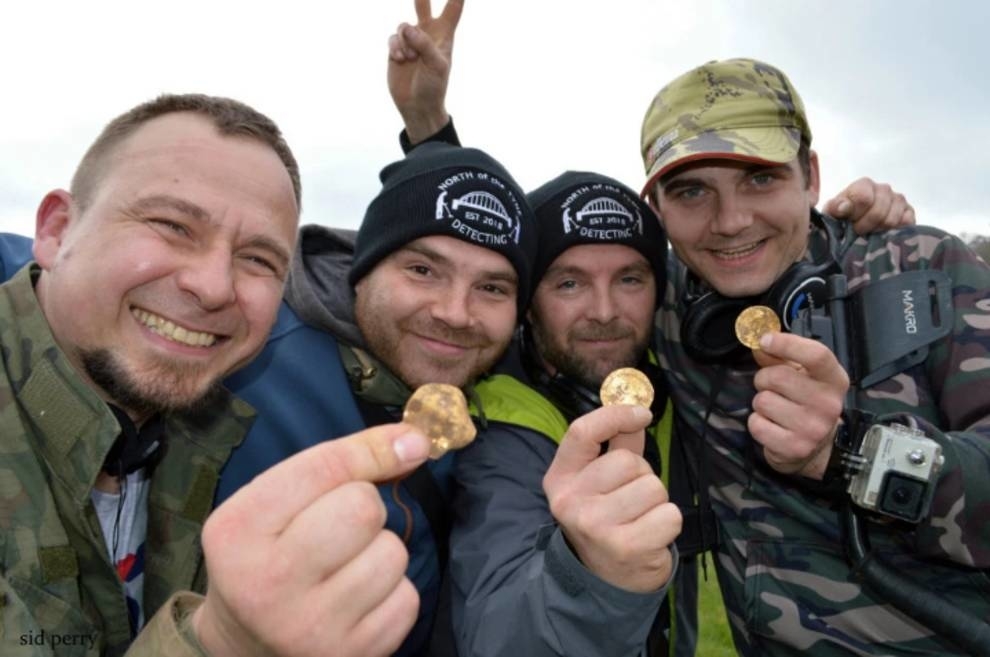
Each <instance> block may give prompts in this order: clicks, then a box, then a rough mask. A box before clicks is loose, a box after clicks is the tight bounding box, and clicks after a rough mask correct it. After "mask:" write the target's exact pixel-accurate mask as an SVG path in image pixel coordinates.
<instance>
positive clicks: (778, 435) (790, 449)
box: [746, 413, 817, 473]
mask: <svg viewBox="0 0 990 657" xmlns="http://www.w3.org/2000/svg"><path fill="white" fill-rule="evenodd" d="M746 425H747V428H748V429H749V432H750V435H752V436H753V440H755V441H756V442H758V443H759V444H760V445H762V446H763V458H764V459H766V462H767V463H768V464H769V465H770V466H771V467H772V468H773V469H775V470H777V471H778V472H783V473H793V472H797V471H799V470H801V469H802V467H803V466H804V465H805V463H807V462H808V459H809V458H810V457H811V456H812V455H813V454H814V452H815V445H816V444H817V443H814V442H810V441H803V440H801V438H800V436H799V435H798V434H796V433H795V432H793V431H790V430H789V429H787V428H786V427H782V426H780V425H779V424H777V423H776V422H773V421H772V420H770V419H769V418H767V417H765V416H763V415H762V414H760V413H752V414H750V416H749V418H748V419H747V421H746Z"/></svg>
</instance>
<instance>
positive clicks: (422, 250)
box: [396, 244, 519, 284]
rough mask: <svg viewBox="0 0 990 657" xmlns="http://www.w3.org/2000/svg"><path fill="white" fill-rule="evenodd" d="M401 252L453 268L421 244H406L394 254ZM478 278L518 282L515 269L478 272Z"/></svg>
mask: <svg viewBox="0 0 990 657" xmlns="http://www.w3.org/2000/svg"><path fill="white" fill-rule="evenodd" d="M401 251H411V252H413V253H418V254H419V255H421V256H423V257H424V258H427V259H428V260H432V261H433V262H435V263H437V264H438V265H443V266H445V267H453V266H454V263H453V261H452V260H451V259H450V258H448V257H447V256H445V255H443V254H442V253H438V252H437V251H436V250H434V249H431V248H430V247H428V246H423V245H422V244H407V245H406V246H404V247H402V249H400V250H399V251H397V252H396V253H399V252H401ZM479 278H484V279H490V280H496V281H506V282H508V283H513V284H517V283H518V282H519V276H517V275H516V270H515V269H494V270H486V271H481V272H479Z"/></svg>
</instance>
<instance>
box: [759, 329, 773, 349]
mask: <svg viewBox="0 0 990 657" xmlns="http://www.w3.org/2000/svg"><path fill="white" fill-rule="evenodd" d="M771 344H773V334H772V333H764V334H763V335H762V336H760V348H761V349H768V348H769V347H770V345H771Z"/></svg>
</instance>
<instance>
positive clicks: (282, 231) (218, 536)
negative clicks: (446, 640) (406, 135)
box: [0, 95, 428, 657]
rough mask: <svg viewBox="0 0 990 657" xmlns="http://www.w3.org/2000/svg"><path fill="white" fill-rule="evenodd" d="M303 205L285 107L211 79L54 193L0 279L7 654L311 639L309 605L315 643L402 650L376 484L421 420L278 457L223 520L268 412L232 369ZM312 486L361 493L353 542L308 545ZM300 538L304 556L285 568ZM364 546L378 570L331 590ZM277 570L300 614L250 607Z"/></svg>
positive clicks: (167, 101)
mask: <svg viewBox="0 0 990 657" xmlns="http://www.w3.org/2000/svg"><path fill="white" fill-rule="evenodd" d="M298 216H299V173H298V168H297V166H296V162H295V160H294V158H293V156H292V153H291V152H290V151H289V148H288V146H287V145H286V143H285V141H284V140H283V139H282V136H281V134H280V132H279V130H278V128H277V127H276V126H275V124H274V123H272V122H271V121H270V120H269V119H268V118H266V117H265V116H263V115H261V114H259V113H258V112H256V111H255V110H253V109H251V108H249V107H247V106H245V105H243V104H241V103H239V102H237V101H233V100H230V99H225V98H215V97H209V96H201V95H183V96H172V95H166V96H162V97H160V98H158V99H156V100H153V101H150V102H148V103H145V104H143V105H140V106H138V107H136V108H134V109H132V110H131V111H129V112H127V113H125V114H123V115H121V116H120V117H118V118H117V119H115V120H114V121H112V122H111V123H110V124H109V125H108V126H107V127H106V129H105V130H104V131H103V133H102V134H101V135H100V137H99V138H98V139H97V140H96V142H94V144H93V146H92V147H91V148H90V149H89V151H88V152H87V154H86V155H85V157H84V158H83V160H82V162H81V164H80V165H79V168H78V169H77V172H76V175H75V178H74V180H73V183H72V189H71V191H68V192H67V191H64V190H55V191H52V192H50V193H49V194H47V195H46V196H45V198H44V199H43V200H42V202H41V204H40V207H39V209H38V213H37V229H36V233H35V241H34V256H35V262H31V263H29V264H27V265H26V266H24V267H23V268H22V269H21V270H20V271H19V272H18V273H17V274H16V275H14V277H13V278H12V279H11V280H10V281H8V282H6V283H4V284H3V285H2V286H0V353H2V354H3V358H2V360H0V508H2V509H3V513H2V514H0V515H2V521H0V524H2V530H3V531H2V534H0V536H2V537H3V538H2V540H0V548H2V549H0V559H2V561H0V572H2V574H3V577H2V579H0V623H2V625H0V652H2V653H3V654H4V655H7V654H22V655H32V656H38V657H41V656H49V655H62V654H70V653H69V652H67V649H68V648H69V647H74V648H77V649H78V650H73V651H72V652H71V654H82V652H80V651H81V650H83V649H84V647H86V648H85V649H86V652H85V654H87V655H94V656H95V655H107V656H113V655H122V654H124V653H125V652H126V653H127V654H129V655H167V656H173V657H180V656H181V657H186V656H193V655H202V654H203V653H204V650H205V651H206V652H207V653H208V654H210V655H212V656H213V657H221V656H223V655H245V654H260V651H262V650H264V654H280V655H286V656H288V655H300V654H312V653H311V652H307V651H308V649H307V648H306V646H303V645H300V644H298V643H296V642H295V641H294V639H293V637H297V636H299V631H298V629H297V628H296V627H294V626H293V624H292V622H291V621H292V620H298V619H299V618H301V617H302V614H301V613H300V612H301V610H302V609H304V608H312V607H318V608H320V609H326V610H328V611H327V617H328V619H329V620H328V621H327V622H325V623H321V624H320V626H319V628H317V629H315V630H314V629H312V628H308V627H307V628H306V632H307V636H310V637H312V640H313V641H315V642H316V643H317V644H321V645H324V646H326V645H334V646H340V647H341V650H343V651H344V652H345V653H348V652H349V654H355V655H358V654H360V655H372V654H387V653H389V652H391V651H392V650H394V648H395V646H397V645H398V644H399V643H400V642H401V640H402V639H403V637H404V636H405V634H406V633H407V631H408V630H409V628H410V627H411V626H412V624H413V622H414V621H415V618H416V611H417V603H418V600H417V596H416V593H415V590H414V589H413V587H412V585H411V584H410V583H409V582H408V580H406V579H405V577H404V572H403V570H404V564H405V558H406V551H405V548H404V546H403V545H402V544H401V542H399V541H398V540H397V539H396V538H395V537H394V535H393V534H391V533H388V534H382V531H383V530H382V523H381V522H379V520H378V516H376V509H378V508H380V506H381V501H380V499H379V497H378V494H377V492H376V491H375V489H374V487H372V486H370V485H368V484H367V482H368V481H382V480H386V479H392V478H395V477H398V476H400V475H402V474H403V473H404V472H406V471H407V470H408V469H410V468H414V467H416V466H418V465H419V464H420V463H421V462H422V461H423V460H425V458H426V454H427V450H428V443H427V442H426V440H425V438H424V437H423V436H421V435H418V434H416V433H411V432H409V429H408V427H404V428H403V427H396V426H390V427H379V428H378V429H377V430H376V431H373V432H369V433H366V434H361V435H359V436H355V437H349V438H343V439H341V440H338V441H335V443H334V444H333V445H325V446H322V447H320V448H316V449H314V450H313V451H311V452H309V453H307V454H305V455H300V457H299V458H297V459H295V460H293V461H292V462H287V463H284V464H280V465H279V466H278V467H276V468H273V469H272V470H270V471H269V472H266V473H264V475H263V476H260V477H258V479H257V481H256V482H253V483H252V484H251V485H250V486H248V487H246V488H245V490H244V492H243V493H242V494H241V495H240V496H239V497H238V498H237V499H232V500H230V501H229V502H228V503H227V504H225V505H223V507H222V508H220V509H218V510H217V511H216V513H215V515H214V516H212V517H211V518H210V520H209V521H208V522H205V523H204V521H205V519H206V516H207V514H208V513H209V511H210V508H211V502H212V499H213V492H214V489H215V487H216V483H217V480H218V476H219V470H220V468H221V466H222V465H223V463H224V462H225V461H226V459H227V457H228V455H229V453H230V450H231V449H232V448H233V447H234V446H235V445H236V444H237V443H238V442H240V440H241V439H242V437H243V435H244V434H245V432H246V431H247V429H248V427H249V426H250V424H251V420H252V415H253V412H252V410H251V408H250V407H248V406H247V405H246V404H244V403H242V402H239V401H237V400H236V399H234V398H233V397H232V396H231V395H230V393H228V392H226V391H225V389H224V388H222V386H221V385H220V382H221V380H222V379H223V377H225V376H227V375H228V374H230V373H231V372H232V371H233V370H235V369H237V368H239V367H241V366H242V365H244V364H245V363H247V362H248V361H249V360H250V359H252V358H253V357H254V356H255V355H256V354H257V353H258V352H259V351H260V350H261V348H262V347H263V345H264V344H265V341H266V339H267V337H268V334H269V331H270V329H271V326H272V323H273V322H274V320H275V317H276V313H277V311H278V308H279V304H280V302H281V297H282V291H283V284H284V281H285V279H286V276H287V274H288V268H289V260H290V254H291V253H292V251H293V248H294V244H295V239H296V226H297V222H298ZM329 463H332V464H335V466H333V467H330V466H328V465H327V464H329ZM329 471H332V472H329ZM286 481H291V482H293V485H292V486H287V485H286V484H285V482H286ZM314 505H318V506H319V512H320V513H321V517H327V516H328V514H333V513H335V512H345V514H344V515H345V517H343V518H342V519H341V521H340V522H338V523H336V525H337V527H336V529H337V531H338V532H339V534H338V535H345V536H347V537H348V541H345V542H340V541H338V542H336V543H334V544H333V545H329V546H328V547H327V549H326V550H323V551H320V552H318V553H313V552H312V551H310V550H308V549H304V548H305V546H309V545H312V544H313V542H314V540H317V539H315V538H314V537H313V536H312V532H319V528H318V527H317V526H315V525H313V524H312V523H308V522H302V523H300V522H295V520H296V518H297V517H298V516H303V517H305V516H306V514H307V513H312V512H313V511H310V508H311V507H312V506H314ZM376 505H377V506H376ZM259 508H264V509H265V510H266V513H265V514H264V525H263V526H261V525H259V524H258V514H257V510H258V509H259ZM355 508H359V509H360V508H366V509H368V513H365V514H357V515H358V516H360V517H359V518H355V517H354V514H353V513H352V510H353V509H355ZM201 530H202V535H203V538H202V543H201V540H200V533H201ZM234 537H236V542H235V540H234ZM201 545H202V547H200V546H201ZM291 554H297V555H298V556H297V558H294V559H293V560H292V561H293V567H292V570H291V572H289V573H282V572H280V571H279V569H277V568H269V569H268V570H265V568H264V567H266V566H270V565H271V564H273V563H276V562H277V561H278V559H284V558H285V555H291ZM206 563H208V564H209V581H210V586H209V591H208V592H207V595H206V597H205V598H204V597H202V596H199V595H196V594H192V593H185V592H183V590H186V589H193V590H198V591H202V590H203V589H204V587H205V581H206V567H205V564H206ZM362 564H364V565H362ZM367 564H375V570H374V573H375V574H374V581H375V583H376V586H375V587H366V586H365V587H362V586H360V585H358V588H361V589H362V594H359V595H355V594H354V593H353V591H352V590H351V588H352V587H349V586H343V587H342V586H340V585H336V586H335V585H334V583H335V582H340V581H342V580H344V581H347V580H349V578H350V574H349V573H350V572H351V570H354V569H357V570H359V571H361V570H363V571H364V572H371V570H370V569H368V568H367ZM342 571H343V572H344V573H345V574H343V575H341V572H342ZM263 574H269V575H270V577H271V579H272V581H271V582H269V583H267V584H264V590H265V592H266V595H267V600H268V601H269V602H270V603H271V606H272V608H274V609H278V610H280V612H281V613H283V614H285V617H280V616H278V615H276V614H272V613H271V612H269V611H266V612H265V614H264V618H258V617H257V616H256V615H252V611H254V610H255V609H256V606H255V605H254V604H253V601H254V600H255V598H256V590H255V589H253V588H252V586H253V584H252V582H255V583H256V582H258V581H262V580H263ZM249 575H250V576H249ZM334 605H337V607H336V609H338V610H339V613H338V612H335V611H333V610H334V608H335V607H334ZM149 619H150V620H149ZM266 622H267V624H266Z"/></svg>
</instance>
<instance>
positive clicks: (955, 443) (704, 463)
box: [642, 59, 990, 656]
mask: <svg viewBox="0 0 990 657" xmlns="http://www.w3.org/2000/svg"><path fill="white" fill-rule="evenodd" d="M642 154H643V161H644V164H645V167H646V172H647V182H646V185H645V189H644V194H645V195H648V196H649V197H650V198H651V199H652V201H653V204H654V206H655V208H656V209H657V210H658V212H659V214H660V217H661V220H662V222H663V225H664V228H665V229H666V231H667V235H668V238H669V240H670V243H671V246H672V248H673V252H674V254H675V255H676V258H672V264H673V267H672V268H671V272H670V280H671V281H672V282H673V283H674V284H675V285H674V287H673V289H672V294H670V295H668V296H667V297H666V299H665V300H664V303H663V306H662V308H661V311H660V313H659V315H658V326H659V329H660V330H659V332H658V348H659V351H660V355H661V358H662V360H663V364H664V365H665V369H664V371H665V372H666V373H667V374H668V376H667V380H668V385H669V389H670V393H671V397H672V399H673V400H674V408H675V409H676V411H677V413H678V417H679V419H680V420H681V421H682V422H681V423H680V424H679V427H683V429H684V431H682V432H679V434H678V438H679V439H680V440H681V441H682V444H683V446H684V448H685V450H686V451H687V452H688V454H689V458H690V460H691V461H692V462H694V463H697V464H699V467H701V468H703V469H704V470H706V471H707V477H708V480H709V482H710V485H709V486H708V488H709V490H710V491H711V496H712V502H713V507H714V511H715V514H716V516H717V518H718V522H719V530H720V531H719V534H718V538H719V541H718V546H717V551H718V555H717V558H716V559H715V564H716V566H717V567H718V574H719V584H720V586H721V589H722V592H723V597H724V600H725V604H726V608H727V610H728V612H729V620H730V622H731V625H732V632H733V637H734V639H735V643H736V647H737V648H738V650H739V652H740V654H744V655H761V656H763V655H795V656H796V655H804V654H809V653H810V654H839V653H842V654H858V655H881V654H883V655H947V654H962V652H969V651H961V650H960V644H959V643H958V642H960V641H961V640H962V639H965V638H966V637H965V635H970V634H975V630H976V628H981V627H982V628H983V629H987V628H986V622H987V621H988V620H990V605H988V603H987V598H986V586H985V577H984V576H983V575H982V572H985V569H986V568H987V567H988V566H990V542H988V540H987V534H986V532H985V531H983V529H982V528H983V527H984V526H985V524H986V523H985V521H984V520H983V516H982V515H981V513H982V511H981V509H983V508H985V506H986V505H987V503H988V500H990V488H988V486H987V483H986V482H987V478H986V472H987V464H988V463H990V448H988V445H990V443H988V440H987V439H988V437H990V430H988V427H990V423H988V418H990V396H988V395H987V394H986V387H987V383H988V381H990V361H988V360H987V358H986V354H987V353H988V351H990V308H988V306H987V302H986V296H987V290H988V288H990V270H988V269H987V267H986V265H985V264H984V263H983V262H982V261H980V260H979V258H978V257H977V256H976V255H975V254H974V253H973V252H972V251H971V250H970V249H969V248H967V247H966V246H965V244H963V243H962V242H961V241H960V240H959V239H958V238H956V237H954V236H952V235H948V234H946V233H944V232H942V231H940V230H938V229H935V228H930V227H925V226H917V227H915V226H907V227H900V228H897V229H895V230H890V231H885V232H880V233H876V234H871V235H865V236H862V237H857V236H855V235H852V234H851V232H849V231H847V230H845V229H844V227H843V226H842V225H841V224H839V223H837V222H835V221H834V220H833V219H831V218H830V217H827V216H823V215H820V214H818V213H817V212H816V211H815V210H814V206H815V205H816V203H817V201H818V194H819V161H818V157H817V155H816V154H815V152H814V151H813V150H811V128H810V125H809V122H808V117H807V114H806V112H805V108H804V105H803V103H802V101H801V98H800V97H799V96H798V94H797V91H796V90H795V89H794V86H793V85H792V84H791V82H790V80H789V79H788V77H787V76H786V75H785V74H784V73H783V72H782V71H780V70H779V69H777V68H775V67H773V66H771V65H769V64H766V63H764V62H759V61H754V60H750V59H733V60H726V61H717V62H709V63H707V64H704V65H702V66H699V67H697V68H695V69H693V70H691V71H689V72H687V73H685V74H684V75H682V76H680V77H678V78H677V79H675V80H673V81H671V82H670V83H669V84H668V85H666V86H665V87H664V88H663V89H661V90H660V92H659V93H658V94H657V96H656V98H655V99H654V102H653V103H652V104H651V106H650V108H649V109H648V111H647V114H646V118H645V120H644V123H643V133H642ZM924 270H940V271H943V272H945V273H946V274H947V275H948V277H949V279H951V286H950V287H951V291H950V292H949V294H951V303H952V310H951V312H950V313H947V315H948V316H944V315H943V316H942V317H941V318H940V322H941V324H942V326H944V327H945V329H946V335H944V336H943V337H941V338H940V339H938V340H937V341H935V342H933V343H932V344H931V345H930V348H929V347H926V348H925V349H924V350H921V351H919V352H918V353H919V354H920V355H921V357H922V359H923V360H919V361H917V362H916V364H915V365H913V366H911V367H905V368H902V370H900V371H898V372H896V373H894V374H893V375H889V376H887V377H886V378H884V379H882V380H878V381H874V382H872V383H867V382H864V381H862V380H860V381H852V383H853V384H855V385H856V387H854V388H852V390H850V378H851V374H849V373H847V372H846V371H845V370H844V368H843V366H842V365H841V364H840V363H839V361H838V359H837V358H836V356H835V355H834V354H833V353H832V352H831V351H830V350H829V349H828V348H827V347H826V346H825V345H823V344H822V343H821V342H819V341H817V340H812V339H810V338H805V337H801V336H800V335H796V334H794V333H789V332H783V333H773V334H772V335H768V336H764V338H763V340H762V342H761V344H760V349H759V350H757V351H754V352H752V353H751V352H749V350H748V349H743V348H741V347H740V346H739V345H738V343H737V342H736V340H735V337H734V335H733V333H732V328H731V326H732V321H734V318H735V316H736V315H737V314H738V312H739V311H740V310H741V309H742V308H745V307H746V306H749V305H753V304H763V305H769V306H771V307H772V308H774V310H775V311H777V312H778V313H779V314H780V315H781V318H782V320H783V321H785V322H786V320H788V319H790V317H791V308H792V306H791V305H790V301H789V299H790V298H796V297H794V296H793V295H792V294H791V292H793V291H795V290H798V289H799V286H800V285H803V284H804V283H805V282H806V281H808V280H809V279H811V278H812V277H815V276H819V277H821V276H828V275H830V274H834V273H842V274H844V275H845V276H846V277H847V280H848V284H849V288H850V292H854V291H856V290H859V289H861V288H863V287H864V286H867V285H870V284H872V283H875V282H877V281H881V280H887V279H890V278H892V277H893V276H895V275H897V274H900V273H902V272H912V271H922V272H923V271H924ZM864 305H865V304H864ZM867 312H869V309H867ZM889 321H891V318H890V317H874V318H871V319H870V321H865V322H863V325H861V326H856V327H854V328H855V333H850V335H856V336H857V339H863V338H866V337H868V336H869V335H872V334H874V332H877V331H881V330H885V328H886V327H884V326H883V323H884V322H889ZM896 324H897V323H896V322H894V323H893V325H894V326H896ZM785 326H786V323H785ZM890 335H891V336H892V337H891V339H894V337H896V334H894V333H891V334H890ZM847 400H848V401H847ZM847 403H848V404H850V405H851V406H854V407H855V408H858V409H862V410H865V411H869V412H871V413H873V414H874V415H875V417H876V419H875V421H876V426H878V427H883V426H889V425H891V424H895V423H896V424H900V425H904V426H908V427H911V428H913V429H915V430H917V431H919V432H921V433H923V434H925V435H926V436H928V437H929V438H931V439H932V440H934V441H935V442H937V443H938V445H939V446H940V447H941V450H942V454H943V455H944V457H945V464H944V467H943V468H942V469H941V471H940V472H939V474H938V476H937V477H936V478H935V479H934V480H933V482H932V484H931V485H932V486H934V491H935V492H934V501H933V503H932V505H931V511H930V513H929V514H927V515H926V516H925V517H924V518H922V519H921V520H920V522H918V523H916V524H909V523H907V522H904V521H903V520H899V521H895V520H894V519H893V518H892V517H891V516H884V515H882V514H880V513H877V512H875V510H870V511H867V510H863V509H860V510H857V511H856V513H857V514H859V515H860V516H862V517H863V518H864V519H865V520H864V523H865V526H866V528H867V530H866V531H867V532H868V535H869V538H870V540H871V541H872V547H873V551H872V552H871V553H870V557H871V558H876V559H879V560H880V562H881V563H887V564H890V565H891V566H892V568H893V569H894V570H896V571H897V572H900V573H903V574H904V575H905V576H907V577H908V578H910V579H911V580H912V581H913V582H914V583H916V584H920V586H921V587H923V588H922V589H920V590H923V591H924V592H926V593H928V592H931V593H932V594H933V595H937V596H940V597H941V598H943V599H942V600H937V601H936V602H933V603H932V604H931V605H929V606H928V609H934V608H936V607H938V608H940V609H939V610H940V611H941V612H945V613H949V612H952V613H956V611H957V610H963V611H964V612H965V613H968V614H971V615H972V618H971V619H969V620H967V621H965V622H963V623H961V624H962V625H964V626H966V627H965V628H964V629H963V631H962V632H961V633H958V632H957V635H956V636H955V637H951V636H949V635H948V634H947V633H946V632H944V631H942V628H943V627H947V626H946V625H941V624H937V625H932V624H931V621H930V619H928V618H925V617H923V616H922V615H921V614H920V612H919V610H920V609H921V608H920V607H916V608H915V609H913V610H907V609H905V608H904V606H900V607H899V606H895V605H894V604H892V600H891V599H890V598H889V596H888V595H887V594H886V592H885V589H884V588H883V587H879V588H878V587H877V585H876V582H875V581H873V582H870V581H865V582H864V581H863V578H862V576H861V574H860V573H859V568H858V567H857V565H855V564H851V563H850V562H849V561H847V558H846V554H845V552H846V549H847V547H848V544H847V543H844V542H843V536H844V535H845V534H846V532H845V530H846V528H847V525H846V524H844V521H843V519H842V518H843V516H842V515H841V514H840V509H842V508H843V507H844V506H846V505H849V504H851V501H850V500H849V496H848V495H847V493H846V482H845V480H844V479H843V477H842V473H841V467H839V466H840V465H841V463H842V459H841V458H839V457H841V454H842V452H841V451H840V447H844V444H842V443H841V442H838V441H837V440H836V437H837V436H839V435H840V434H839V432H840V431H841V430H844V429H843V422H842V419H841V417H840V414H841V412H842V410H843V407H844V405H845V404H847ZM974 573H975V574H977V575H978V576H977V577H976V578H974ZM891 579H893V578H891ZM977 580H980V581H977ZM886 590H890V589H886ZM914 597H916V598H920V597H921V596H918V595H915V596H914ZM953 607H955V608H956V609H955V610H954V609H953ZM948 617H951V614H950V615H948V616H946V615H943V618H948ZM981 620H982V621H983V623H982V624H981V622H980V621H981ZM978 652H979V654H983V653H985V652H986V647H985V645H984V647H983V648H981V649H979V650H978ZM973 654H976V653H973Z"/></svg>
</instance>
